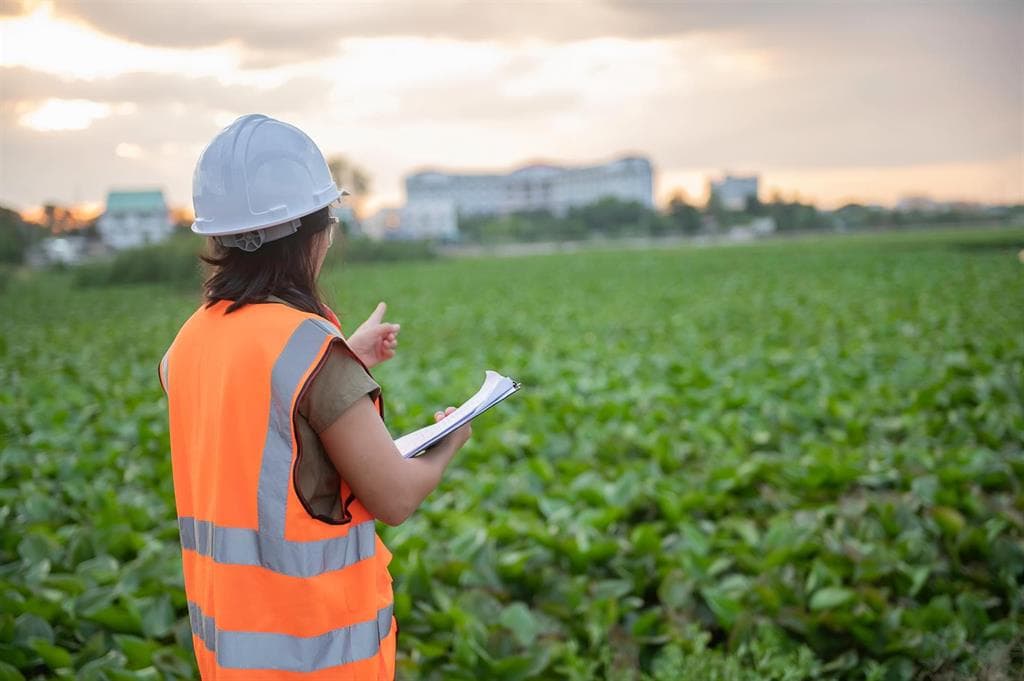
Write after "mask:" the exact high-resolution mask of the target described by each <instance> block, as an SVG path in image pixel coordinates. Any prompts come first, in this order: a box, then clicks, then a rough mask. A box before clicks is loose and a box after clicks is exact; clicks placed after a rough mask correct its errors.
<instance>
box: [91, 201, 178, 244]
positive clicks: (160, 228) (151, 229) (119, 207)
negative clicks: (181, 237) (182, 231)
mask: <svg viewBox="0 0 1024 681" xmlns="http://www.w3.org/2000/svg"><path fill="white" fill-rule="evenodd" d="M173 229H174V224H173V223H172V222H171V216H170V213H169V212H168V210H167V203H166V202H164V193H163V192H162V191H160V190H159V189H154V190H145V191H112V192H109V193H108V194H107V207H106V209H105V210H104V211H103V215H101V216H100V219H99V221H98V222H97V223H96V230H97V231H98V232H99V235H100V239H101V240H102V241H103V243H104V244H105V245H107V246H109V247H110V248H112V249H114V250H120V249H122V248H133V247H135V246H142V245H144V244H150V243H157V242H159V241H163V240H164V239H166V238H167V237H169V236H170V235H171V232H172V231H173Z"/></svg>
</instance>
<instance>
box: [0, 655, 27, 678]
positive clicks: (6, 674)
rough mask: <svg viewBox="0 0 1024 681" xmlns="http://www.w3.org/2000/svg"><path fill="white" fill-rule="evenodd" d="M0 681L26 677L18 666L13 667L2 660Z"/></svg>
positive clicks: (0, 661) (0, 663) (0, 662)
mask: <svg viewBox="0 0 1024 681" xmlns="http://www.w3.org/2000/svg"><path fill="white" fill-rule="evenodd" d="M0 681H25V677H24V676H23V675H22V673H21V672H19V671H18V669H17V667H12V666H11V665H9V664H7V663H6V662H4V661H3V660H0Z"/></svg>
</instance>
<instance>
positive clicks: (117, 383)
mask: <svg viewBox="0 0 1024 681" xmlns="http://www.w3.org/2000/svg"><path fill="white" fill-rule="evenodd" d="M251 112H259V113H264V114H268V115H270V116H273V117H276V118H279V119H281V120H284V121H287V122H289V123H293V124H295V125H297V126H298V127H299V128H301V129H302V130H304V131H306V132H307V133H309V134H310V135H311V136H312V138H313V139H314V140H315V141H316V142H317V144H318V145H319V146H320V148H321V149H322V150H323V152H324V154H325V155H326V157H327V158H328V159H329V162H330V166H331V169H332V172H333V174H334V175H335V178H336V180H337V181H338V183H339V184H341V185H342V186H344V187H346V188H347V189H349V190H350V191H351V192H352V195H351V196H349V197H347V198H346V199H345V200H344V202H343V203H342V204H341V205H340V206H339V207H337V208H335V210H336V212H337V215H338V217H339V218H341V219H342V221H343V223H344V226H345V232H344V235H343V238H339V239H337V240H336V241H335V243H334V245H333V246H332V248H331V250H330V252H329V255H328V256H327V260H326V262H325V265H324V270H323V272H322V273H321V276H320V279H319V285H320V287H321V289H322V291H323V292H324V294H325V296H326V298H327V300H328V302H329V303H330V305H331V306H332V308H333V309H334V310H335V311H336V312H338V314H339V315H340V317H341V322H342V327H343V330H344V331H345V332H351V331H352V330H354V329H355V328H356V326H357V325H358V324H359V323H361V322H362V321H363V320H364V319H366V317H367V316H368V315H369V314H370V312H371V311H372V310H373V309H374V308H375V307H376V306H377V304H378V302H379V301H381V300H384V301H386V302H387V303H388V312H387V317H386V320H385V321H389V322H398V323H400V324H401V326H402V331H401V341H402V342H401V344H400V349H399V351H398V353H397V355H396V356H395V357H394V358H393V359H391V360H389V361H387V362H385V363H383V364H381V365H378V366H376V367H374V368H373V372H374V377H375V378H376V380H377V381H378V382H379V383H380V384H381V386H382V387H383V390H384V392H385V393H386V394H387V397H386V398H385V402H386V404H387V411H386V415H385V416H386V418H385V423H386V425H387V427H388V428H389V430H390V432H391V433H392V434H393V435H394V436H396V437H397V436H399V435H401V434H404V433H407V432H410V431H411V430H413V429H416V428H419V427H421V426H423V425H425V424H427V423H430V422H431V421H432V419H431V414H432V413H433V412H434V411H435V410H436V409H437V408H440V407H443V406H445V405H449V404H460V403H461V402H462V401H463V400H464V399H466V398H468V397H469V396H470V395H472V394H473V392H475V391H476V389H477V388H478V387H479V385H480V382H481V380H482V379H483V373H484V370H485V369H494V370H496V371H499V372H501V373H503V374H505V375H508V376H511V377H513V378H516V379H518V380H519V381H521V382H522V383H523V385H524V388H523V390H521V391H520V392H519V393H517V394H516V395H515V396H513V397H512V398H510V399H508V400H506V401H504V402H503V403H502V404H501V405H500V406H498V407H496V408H495V409H492V410H489V411H488V413H487V414H484V415H482V416H481V417H480V418H479V419H477V420H476V421H474V428H473V437H472V438H471V440H470V441H469V443H468V444H467V445H466V447H465V448H464V449H463V450H461V451H460V453H459V455H458V457H457V458H456V459H455V460H454V462H453V464H452V465H451V466H450V467H449V468H448V470H447V472H446V474H445V478H444V480H443V481H442V483H441V485H440V486H439V488H438V489H437V490H436V491H435V492H434V493H433V494H431V496H430V497H429V498H428V499H427V500H426V501H425V502H424V504H423V505H422V506H421V507H420V508H419V509H418V510H417V511H416V512H415V513H414V514H413V516H412V517H410V519H409V520H407V521H406V522H405V523H403V524H402V525H400V526H398V527H387V526H384V525H383V524H378V531H379V532H380V534H381V536H382V538H383V539H384V541H385V542H386V544H387V546H388V547H389V548H390V549H391V551H392V553H393V556H394V557H393V560H392V562H391V564H390V566H389V569H390V571H391V573H392V575H393V577H394V592H395V610H394V612H395V615H396V617H397V620H398V622H399V623H400V625H399V636H398V667H399V676H398V678H399V679H402V680H403V681H406V680H409V679H421V680H424V681H476V680H479V679H489V680H490V679H495V680H499V681H525V680H527V679H554V680H557V681H591V680H594V681H596V680H598V679H613V680H615V681H817V680H818V679H841V680H843V681H921V680H924V679H929V680H931V679H935V680H937V681H967V680H968V679H971V680H978V679H980V680H983V681H1010V680H1011V679H1021V678H1024V483H1022V480H1024V440H1022V437H1021V434H1022V433H1024V3H1022V2H1020V1H1019V0H1007V1H1005V2H995V1H974V2H966V1H964V2H958V1H948V2H930V3H924V2H852V1H851V2H793V1H773V2H627V1H625V0H589V1H586V2H583V1H573V2H569V1H565V2H560V1H551V2H512V1H507V2H466V3H462V2H443V1H441V0H430V1H423V2H419V1H417V2H411V1H410V2H398V1H391V0H382V1H375V2H305V1H298V2H232V1H228V0H218V1H209V0H204V1H199V0H196V1H194V2H177V1H171V0H168V1H149V0H131V1H129V0H123V1H114V0H103V1H96V2H92V1H77V2H75V1H69V2H63V1H59V0H54V1H49V2H35V1H28V2H17V1H12V0H0V681H8V680H11V679H13V680H14V681H20V680H22V679H29V680H30V681H42V680H43V679H46V680H50V679H59V680H60V681H70V680H72V679H74V680H75V681H177V680H182V679H195V678H198V672H197V670H196V667H195V662H194V655H193V650H194V646H196V645H204V644H203V642H202V641H201V640H199V639H197V638H193V636H192V627H191V623H190V620H189V610H188V606H187V602H186V594H185V592H184V583H183V575H182V569H181V555H182V549H181V544H180V538H179V532H178V524H177V519H176V509H175V500H174V495H173V489H172V485H171V479H172V467H171V453H170V448H169V436H168V410H167V408H168V405H167V400H166V397H165V395H164V393H163V391H162V390H161V387H160V384H159V382H158V380H157V366H158V363H159V362H160V358H161V357H163V355H164V353H165V351H166V350H167V348H168V346H169V345H170V344H171V343H172V342H173V339H174V338H175V335H176V334H177V332H178V330H179V328H180V327H181V325H182V323H183V322H184V321H185V320H186V319H187V318H188V317H189V315H191V314H192V313H193V312H194V311H195V309H196V307H197V305H199V304H200V302H201V300H202V286H201V285H202V276H203V272H202V271H201V269H200V267H199V263H198V260H197V258H196V255H197V252H198V251H200V249H201V248H203V246H204V240H203V239H200V238H199V237H197V236H195V235H194V234H192V233H191V231H190V230H189V226H190V224H191V221H192V214H191V209H192V206H191V195H190V192H191V177H192V171H193V168H194V166H195V163H196V160H197V158H198V156H199V154H200V152H201V150H202V149H203V148H204V145H205V144H206V143H207V142H208V141H209V140H210V139H211V138H212V137H213V136H214V135H215V134H216V132H217V131H218V130H220V129H221V128H222V127H224V126H226V125H228V124H229V123H230V122H231V121H233V120H234V119H235V118H236V117H238V116H240V115H242V114H246V113H251ZM173 371H174V370H173V363H172V369H171V377H170V383H171V385H173V384H174V378H173Z"/></svg>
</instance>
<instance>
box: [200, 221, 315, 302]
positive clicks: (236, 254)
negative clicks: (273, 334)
mask: <svg viewBox="0 0 1024 681" xmlns="http://www.w3.org/2000/svg"><path fill="white" fill-rule="evenodd" d="M329 218H330V211H329V210H328V209H327V208H321V209H320V210H318V211H316V212H315V213H310V214H309V215H306V216H304V217H302V218H301V222H302V224H301V225H299V228H298V231H297V232H295V233H294V234H291V235H289V236H286V237H283V238H281V239H277V240H275V241H270V242H268V243H265V244H263V245H262V246H260V247H259V248H258V249H256V250H255V251H250V252H247V251H243V250H242V249H240V248H235V247H233V246H222V245H221V244H220V243H218V241H217V239H215V238H212V237H211V238H210V239H209V250H210V253H209V254H208V255H200V256H199V257H200V258H201V259H202V260H203V262H205V263H206V264H208V265H210V269H211V271H210V275H209V276H208V277H207V278H206V281H205V282H204V283H203V292H204V295H205V297H206V307H210V306H211V305H213V304H215V303H217V302H218V301H221V300H230V301H233V302H232V303H231V305H229V306H228V309H227V311H228V312H234V311H235V310H237V309H239V308H240V307H242V306H244V305H248V304H249V303H255V302H262V301H263V300H264V299H265V298H266V297H267V296H271V295H273V296H277V297H278V298H280V299H281V300H283V301H285V302H286V303H288V304H289V305H291V306H293V307H296V308H298V309H300V310H303V311H305V312H311V313H313V314H316V315H320V316H321V317H325V318H326V317H327V314H326V312H325V309H326V304H325V303H324V300H323V296H322V294H321V293H320V290H319V289H318V288H317V285H316V274H317V273H316V269H315V268H316V263H314V262H313V260H314V251H315V249H316V247H317V245H318V244H319V239H324V238H327V236H326V234H325V233H324V230H325V229H327V228H328V227H329V226H330V225H331V222H330V220H329ZM317 235H320V236H319V237H318V236H317Z"/></svg>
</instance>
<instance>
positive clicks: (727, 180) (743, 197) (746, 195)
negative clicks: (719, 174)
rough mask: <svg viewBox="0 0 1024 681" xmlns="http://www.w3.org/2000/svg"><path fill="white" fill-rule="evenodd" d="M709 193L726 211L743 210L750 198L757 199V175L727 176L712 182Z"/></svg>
mask: <svg viewBox="0 0 1024 681" xmlns="http://www.w3.org/2000/svg"><path fill="white" fill-rule="evenodd" d="M709 184H710V187H709V191H710V193H713V194H715V196H717V197H718V200H719V201H720V202H721V203H722V207H723V208H725V209H726V210H743V209H744V208H746V207H747V201H748V200H749V199H750V198H755V199H756V198H757V185H758V176H757V175H747V176H738V175H729V174H726V176H725V177H724V178H722V179H721V180H712V181H711V182H710V183H709Z"/></svg>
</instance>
